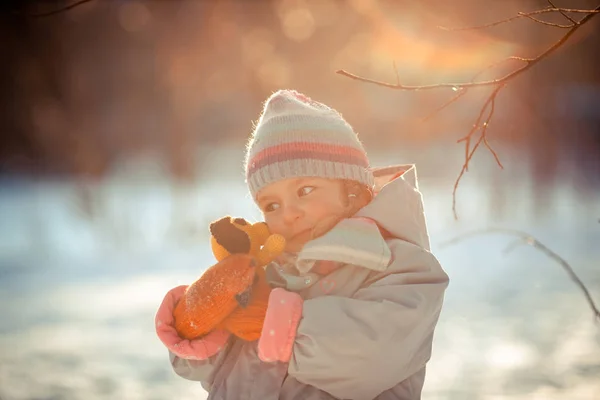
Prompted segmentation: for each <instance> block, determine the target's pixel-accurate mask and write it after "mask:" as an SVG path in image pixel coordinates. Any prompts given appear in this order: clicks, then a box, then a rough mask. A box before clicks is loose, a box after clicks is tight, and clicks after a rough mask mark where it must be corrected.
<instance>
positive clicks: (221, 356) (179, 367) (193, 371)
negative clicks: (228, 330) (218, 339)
mask: <svg viewBox="0 0 600 400" xmlns="http://www.w3.org/2000/svg"><path fill="white" fill-rule="evenodd" d="M231 340H233V339H231V338H230V341H231ZM229 345H230V342H228V344H227V345H226V346H225V347H224V348H223V349H221V350H220V351H219V352H218V353H217V354H215V355H213V356H212V357H209V358H208V359H206V360H189V359H185V358H181V357H179V356H177V355H175V354H174V353H173V352H171V351H169V359H170V360H171V365H172V366H173V371H175V373H176V374H177V375H179V376H181V377H182V378H185V379H189V380H191V381H199V382H200V383H201V384H202V387H203V388H204V389H205V390H206V391H209V390H210V388H211V386H212V384H213V382H214V378H215V373H216V371H218V369H219V367H220V366H221V364H223V362H224V360H225V357H226V355H227V350H228V346H229Z"/></svg>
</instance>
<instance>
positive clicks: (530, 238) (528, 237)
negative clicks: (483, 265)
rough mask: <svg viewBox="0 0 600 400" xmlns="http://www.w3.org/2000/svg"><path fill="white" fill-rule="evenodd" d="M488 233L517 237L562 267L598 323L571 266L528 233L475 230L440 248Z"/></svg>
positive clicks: (587, 294)
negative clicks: (583, 296) (577, 288)
mask: <svg viewBox="0 0 600 400" xmlns="http://www.w3.org/2000/svg"><path fill="white" fill-rule="evenodd" d="M488 233H503V234H507V235H512V236H518V237H519V239H520V240H519V242H520V243H521V244H527V245H530V246H533V247H534V248H536V249H538V250H540V251H541V252H542V253H544V254H546V255H547V256H548V257H550V258H551V259H553V260H555V261H556V262H557V263H559V264H560V265H561V266H562V267H563V269H564V270H565V271H566V272H567V274H568V275H569V277H570V278H571V280H573V281H574V282H575V284H576V285H577V286H579V288H580V289H581V291H582V292H583V294H584V295H585V298H586V300H587V302H588V304H589V305H590V308H591V309H592V312H593V314H594V318H595V320H596V322H598V321H600V310H598V307H597V306H596V304H595V303H594V300H593V299H592V296H591V295H590V292H589V290H588V289H587V288H586V286H585V284H584V283H583V282H582V281H581V279H580V278H579V277H578V276H577V274H576V273H575V271H574V270H573V268H572V267H571V265H570V264H569V263H568V262H567V261H565V259H564V258H562V257H561V256H559V255H558V254H557V253H555V252H554V251H552V250H551V249H549V248H548V247H547V246H546V245H544V244H543V243H541V242H540V241H539V240H537V239H536V238H534V237H533V236H532V235H530V234H528V233H525V232H522V231H519V230H516V229H504V228H488V229H481V230H475V231H472V232H468V233H465V234H463V235H459V236H457V237H455V238H452V239H450V240H447V241H445V242H442V243H441V247H447V246H450V245H453V244H456V243H459V242H461V241H463V240H466V239H469V238H472V237H475V236H480V235H485V234H488ZM514 247H515V243H514V242H513V243H511V246H510V247H509V248H508V249H507V250H505V251H510V250H512V249H514Z"/></svg>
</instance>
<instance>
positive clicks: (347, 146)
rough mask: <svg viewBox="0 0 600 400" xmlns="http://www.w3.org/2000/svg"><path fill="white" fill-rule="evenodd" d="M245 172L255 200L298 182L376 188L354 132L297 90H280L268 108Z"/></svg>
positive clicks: (249, 150)
mask: <svg viewBox="0 0 600 400" xmlns="http://www.w3.org/2000/svg"><path fill="white" fill-rule="evenodd" d="M245 169H246V182H247V183H248V188H249V189H250V193H251V194H252V197H253V198H256V194H257V193H258V191H259V190H260V189H262V188H263V187H265V186H266V185H269V184H271V183H273V182H276V181H279V180H282V179H288V178H298V177H320V178H332V179H347V180H353V181H357V182H359V183H361V184H363V185H365V186H367V187H368V188H369V189H372V187H373V174H372V173H371V171H370V170H369V159H368V158H367V153H366V152H365V149H364V148H363V146H362V144H361V143H360V141H359V139H358V137H357V135H356V133H355V132H354V130H353V129H352V127H351V126H350V125H349V124H348V123H347V122H346V121H345V120H344V118H342V116H341V115H340V114H339V113H338V112H337V111H335V110H334V109H332V108H330V107H327V106H326V105H324V104H322V103H319V102H317V101H314V100H311V99H310V98H308V97H307V96H305V95H303V94H301V93H299V92H296V91H294V90H279V91H277V92H275V93H274V94H272V95H271V96H270V97H269V98H268V99H267V101H266V102H265V106H264V108H263V112H262V114H261V116H260V118H259V120H258V122H257V124H256V127H255V129H254V132H253V133H252V136H251V137H250V141H249V142H248V147H247V153H246V162H245Z"/></svg>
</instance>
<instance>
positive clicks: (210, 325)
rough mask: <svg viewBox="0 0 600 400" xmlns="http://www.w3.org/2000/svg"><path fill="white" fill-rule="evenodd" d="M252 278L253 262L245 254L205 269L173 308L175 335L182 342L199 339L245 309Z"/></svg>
mask: <svg viewBox="0 0 600 400" xmlns="http://www.w3.org/2000/svg"><path fill="white" fill-rule="evenodd" d="M255 275H256V262H255V261H254V259H253V258H252V257H251V256H249V255H247V254H233V255H231V256H230V257H227V258H226V259H224V260H223V261H220V262H218V263H217V264H215V265H213V266H211V267H210V268H208V269H207V270H206V271H205V272H204V273H203V274H202V276H201V277H200V278H198V279H197V280H196V281H195V282H194V283H192V284H191V285H190V286H189V287H188V288H187V290H186V292H185V293H184V295H183V296H182V297H181V299H180V301H179V303H177V306H175V310H174V311H173V317H174V319H175V329H176V330H177V333H178V334H179V335H180V336H181V337H183V338H185V339H194V338H197V337H201V336H203V335H206V334H207V333H209V332H210V331H212V330H213V329H215V327H216V326H217V325H218V324H219V323H221V322H222V321H223V320H224V319H225V317H227V316H228V315H229V314H231V313H232V312H233V311H234V310H235V309H236V307H238V305H241V306H244V307H245V306H247V305H248V303H249V300H250V297H251V291H252V285H253V283H254V281H255Z"/></svg>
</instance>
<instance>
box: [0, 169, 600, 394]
mask: <svg viewBox="0 0 600 400" xmlns="http://www.w3.org/2000/svg"><path fill="white" fill-rule="evenodd" d="M428 182H430V181H428V180H427V179H424V180H423V181H422V182H421V190H422V191H423V193H424V198H425V202H426V206H425V209H426V211H427V218H428V223H429V227H430V235H431V240H432V249H433V252H434V254H436V256H437V257H438V258H439V259H440V261H441V263H442V265H443V266H444V268H445V269H446V271H447V272H448V274H449V275H450V278H451V283H450V287H449V288H448V292H447V296H446V302H445V307H444V309H443V313H442V316H441V319H440V322H439V324H438V327H437V331H436V336H435V341H434V350H433V356H432V360H431V362H430V363H429V366H428V374H427V379H426V384H425V389H424V398H427V399H454V398H456V399H511V400H512V399H528V400H529V399H547V400H552V399H559V398H560V399H562V398H568V399H571V400H577V399H581V400H588V399H592V398H594V397H593V396H594V395H595V394H597V393H599V392H600V381H599V380H598V376H599V374H600V331H599V330H598V325H596V324H595V323H594V321H593V318H592V313H591V310H590V309H589V307H588V304H587V303H586V300H585V298H584V296H583V294H582V293H581V292H580V290H579V288H577V287H576V286H575V285H574V284H573V282H572V281H570V280H569V278H568V276H567V274H566V272H565V271H564V270H562V269H561V268H560V266H558V264H556V262H555V261H553V260H552V259H550V258H548V257H547V256H545V255H544V254H542V253H541V252H539V251H537V250H535V249H534V248H532V247H531V246H521V247H517V248H516V249H514V250H513V251H512V252H510V253H509V254H506V255H504V254H503V250H504V249H505V247H506V246H507V245H508V244H509V243H510V242H511V241H512V240H513V238H511V237H509V236H506V235H497V234H490V235H484V236H478V237H475V238H472V239H468V240H465V241H464V242H461V243H459V244H456V245H454V246H449V247H443V246H442V242H443V241H444V240H447V239H450V238H452V237H454V236H455V235H458V234H460V233H463V232H467V231H470V230H472V229H478V228H485V227H489V226H491V225H499V224H498V223H497V220H496V219H495V218H494V217H493V215H492V212H491V211H490V209H489V207H488V206H487V204H488V203H489V196H490V195H489V186H486V184H485V181H483V180H482V179H481V178H479V177H476V178H475V179H472V178H470V179H469V180H467V181H465V182H463V183H462V184H461V185H462V186H461V191H460V198H459V204H460V207H459V208H460V210H459V212H460V214H459V215H460V216H461V217H462V218H461V219H460V220H459V221H454V220H453V217H452V213H451V183H449V182H448V183H446V182H444V183H443V184H435V185H434V184H429V183H428ZM527 185H528V183H527V182H525V183H523V184H519V185H514V187H513V190H512V191H511V192H510V193H509V195H508V196H509V201H510V202H511V204H514V206H511V207H512V208H511V210H510V217H506V218H504V219H503V220H502V221H501V226H502V227H506V228H515V229H522V230H524V231H527V232H529V233H531V234H533V235H534V236H536V237H537V238H538V239H539V240H540V241H542V242H543V243H544V244H546V245H547V246H548V247H550V248H551V249H553V250H554V251H555V252H556V253H558V254H560V255H561V256H562V257H563V258H565V259H566V260H568V261H569V262H570V263H571V265H572V266H573V267H574V268H575V270H576V272H577V273H578V274H579V276H580V278H581V279H582V280H583V281H584V282H585V283H586V285H587V286H588V288H589V289H590V291H591V294H592V296H593V297H594V298H595V300H596V301H597V302H600V274H599V273H598V267H599V265H598V260H600V246H598V244H599V243H600V224H598V217H599V216H600V204H597V203H595V204H580V203H578V202H577V200H576V199H575V198H574V197H573V196H574V195H573V193H571V192H570V191H569V189H568V188H567V187H556V188H555V189H554V192H553V202H552V205H551V209H550V212H549V213H548V214H547V215H546V216H545V217H544V218H543V219H541V220H535V219H533V218H532V217H531V210H532V209H533V208H534V207H535V204H532V200H531V196H530V195H529V188H528V186H527ZM91 193H93V194H94V196H93V198H94V199H95V200H94V202H93V203H92V206H91V208H86V206H85V205H86V203H85V202H84V200H85V198H84V197H82V194H81V186H80V185H78V184H77V183H76V182H72V181H46V182H42V183H27V182H8V183H7V182H5V183H4V184H1V185H0V221H2V222H1V224H0V237H2V241H1V242H0V316H1V318H0V398H1V399H2V400H33V399H57V400H58V399H60V400H63V399H64V400H70V399H85V400H96V399H144V400H148V399H166V398H177V399H183V400H185V399H203V398H205V397H206V393H205V392H204V390H203V389H202V387H201V385H200V384H199V383H197V382H190V381H186V380H184V379H182V378H180V377H178V376H176V375H175V374H174V373H173V372H172V369H171V366H170V364H169V360H168V356H167V353H166V350H165V349H164V348H163V346H162V344H161V343H160V342H159V340H158V338H157V337H156V334H155V333H154V326H153V324H154V313H155V311H156V308H157V306H158V304H160V302H161V301H162V298H163V296H164V294H165V293H166V291H167V290H168V289H170V288H172V287H174V286H176V285H179V284H183V283H189V282H190V281H192V280H194V279H196V278H197V277H198V276H199V274H200V273H201V272H202V270H203V269H204V268H206V267H207V266H209V265H211V264H212V263H213V256H212V253H211V252H210V246H209V242H208V223H209V222H210V221H212V220H215V219H217V218H219V217H221V216H223V215H234V216H242V217H245V218H247V219H248V220H249V221H257V220H259V219H260V214H259V213H258V210H257V209H256V208H255V207H254V205H253V204H252V202H251V200H250V199H249V198H248V196H247V195H246V188H245V187H244V185H243V181H242V179H241V177H239V176H238V175H235V174H233V173H231V174H228V173H227V171H222V173H221V176H220V177H219V179H214V180H211V181H208V180H205V181H202V182H200V183H198V184H197V185H193V186H190V187H185V186H181V185H179V186H178V185H175V184H174V183H173V182H170V181H169V180H168V179H166V178H164V177H161V176H160V174H156V175H154V176H152V179H143V180H136V179H134V178H131V177H130V176H128V177H127V179H125V178H123V177H122V176H118V175H115V176H114V177H111V178H109V179H108V180H106V181H105V182H102V183H101V184H99V185H97V186H95V187H92V188H91ZM87 205H88V206H89V204H87ZM89 210H92V211H89Z"/></svg>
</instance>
